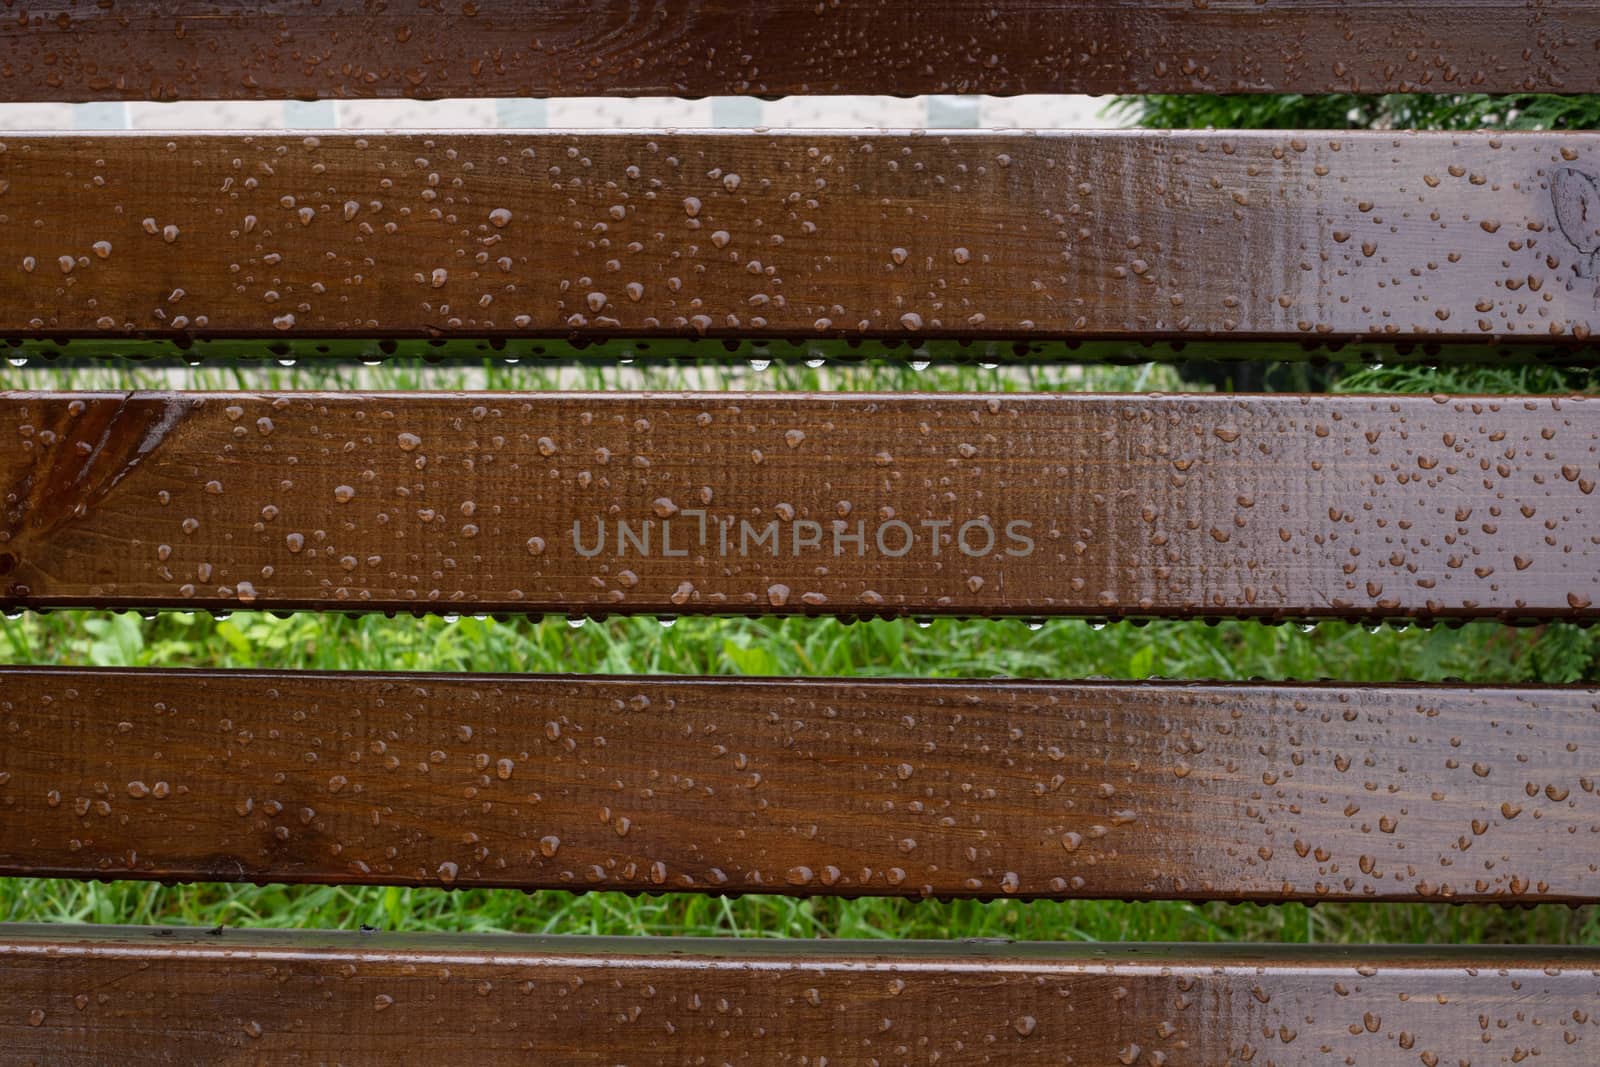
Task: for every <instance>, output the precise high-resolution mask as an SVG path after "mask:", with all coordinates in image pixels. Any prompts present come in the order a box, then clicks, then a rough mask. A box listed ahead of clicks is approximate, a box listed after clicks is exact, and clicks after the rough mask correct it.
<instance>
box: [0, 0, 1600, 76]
mask: <svg viewBox="0 0 1600 1067" xmlns="http://www.w3.org/2000/svg"><path fill="white" fill-rule="evenodd" d="M1596 37H1600V12H1597V11H1596V10H1595V7H1594V5H1593V4H1592V3H1589V2H1587V0H1540V2H1539V3H1537V4H1529V3H1527V2H1526V0H1411V2H1410V3H1398V2H1395V0H1344V2H1339V3H1327V2H1318V0H1209V2H1206V3H1197V2H1195V0H981V2H980V0H941V2H939V3H936V4H920V5H914V4H908V3H904V2H884V0H836V2H833V3H827V4H818V3H814V2H812V0H765V2H762V3H730V2H727V0H662V2H654V3H650V4H639V3H635V2H629V0H587V2H586V0H541V2H539V3H536V4H530V3H527V2H526V0H474V2H473V3H470V4H417V3H403V4H401V3H396V4H373V3H370V2H369V3H357V2H355V0H337V2H336V0H273V2H261V0H256V2H243V0H234V2H231V3H228V4H218V3H216V2H214V0H114V2H113V0H103V2H100V3H95V4H89V3H78V4H62V3H53V4H46V5H34V6H32V7H29V8H28V9H26V10H20V11H16V12H12V13H11V14H9V16H8V17H7V18H6V19H4V20H3V21H0V100H115V99H143V98H150V99H159V100H170V99H192V98H200V97H204V98H227V99H271V98H275V97H316V96H323V97H365V96H385V97H395V96H414V97H442V96H560V95H585V96H586V95H597V94H607V95H665V96H675V95H691V96H705V95H715V94H729V93H732V94H743V93H756V94H763V95H767V94H772V95H781V94H789V93H897V94H915V93H1001V94H1010V93H1061V92H1081V93H1118V92H1161V93H1172V92H1301V93H1317V92H1369V93H1371V92H1413V91H1421V92H1516V91H1524V90H1541V91H1553V92H1571V93H1580V92H1595V91H1597V90H1600V65H1597V64H1596V62H1595V53H1594V50H1593V47H1592V46H1593V42H1594V40H1595V38H1596Z"/></svg>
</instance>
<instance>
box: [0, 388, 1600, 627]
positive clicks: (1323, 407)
mask: <svg viewBox="0 0 1600 1067" xmlns="http://www.w3.org/2000/svg"><path fill="white" fill-rule="evenodd" d="M175 405H176V406H175ZM135 408H137V409H138V410H140V411H142V412H145V414H144V415H142V416H139V417H137V418H130V417H129V416H128V415H127V414H123V415H118V414H117V412H126V411H132V410H134V409H135ZM179 410H181V411H183V412H184V414H183V415H182V418H181V427H182V430H181V432H179V433H171V434H168V435H167V437H166V438H165V441H164V443H163V444H162V446H161V447H160V448H159V449H158V450H156V451H154V452H151V453H149V454H147V455H145V456H144V457H143V459H142V460H140V461H139V462H138V463H137V464H134V465H131V466H130V463H129V460H130V458H136V457H137V456H138V455H139V453H138V448H139V447H140V446H139V445H138V442H142V441H145V440H147V439H148V434H149V430H148V427H149V426H151V425H154V424H155V423H154V422H153V421H152V420H157V419H158V418H162V417H165V413H171V412H175V411H179ZM74 412H77V414H74ZM38 426H54V427H57V428H58V429H57V431H56V432H55V435H54V437H53V438H52V439H51V440H50V441H48V442H47V441H45V440H42V439H41V438H40V437H39V435H38V433H37V431H34V432H31V433H30V432H28V427H38ZM79 426H83V427H86V429H84V430H82V431H80V430H79V429H78V427H79ZM107 426H118V427H124V428H125V429H124V430H121V431H118V434H120V436H118V434H113V435H112V436H113V437H115V438H116V439H117V440H118V441H120V444H119V445H118V446H117V447H116V448H111V447H110V446H107V448H106V449H104V450H103V452H102V454H104V455H106V456H107V457H108V459H107V460H106V461H105V462H104V463H103V464H95V465H93V466H92V467H91V468H89V473H87V474H83V476H82V477H81V478H80V473H81V472H83V471H84V467H83V462H82V460H81V458H79V457H77V456H76V455H75V454H74V451H75V449H77V448H78V447H79V445H80V443H81V442H85V441H96V440H99V439H100V438H101V437H103V436H105V433H106V431H105V427H107ZM0 441H7V442H20V444H21V447H20V448H14V447H9V446H8V448H7V449H6V451H5V452H4V453H0V455H4V456H5V457H6V461H9V463H10V466H11V470H12V471H13V472H14V473H12V474H11V476H10V477H9V478H6V479H4V481H3V482H0V484H6V485H8V486H16V485H20V484H22V483H23V482H24V481H25V479H26V477H27V476H28V474H29V473H30V472H35V471H58V472H61V473H60V474H59V475H58V476H55V488H56V489H57V490H59V492H58V495H59V496H60V498H61V499H59V500H52V501H50V502H48V503H45V502H41V503H40V504H39V505H38V506H41V507H44V508H46V509H47V513H48V514H50V515H53V516H63V515H72V516H74V517H73V518H71V519H70V521H64V522H61V523H59V524H57V525H54V526H53V527H52V528H51V529H50V531H49V533H48V535H47V536H30V537H29V538H28V539H27V540H26V542H25V543H23V544H20V545H19V544H17V543H15V541H13V543H12V544H9V545H6V546H4V547H3V550H4V551H6V552H8V553H12V554H13V555H14V556H15V557H16V563H15V564H14V566H13V568H12V574H11V575H10V576H9V577H10V579H11V582H12V585H11V589H10V591H9V592H8V593H6V594H5V595H4V596H3V597H0V604H3V605H4V606H7V607H13V608H23V607H70V606H111V607H127V608H145V607H173V608H184V609H195V608H213V609H218V610H233V609H236V608H239V607H241V606H251V605H254V606H255V607H256V608H257V609H260V610H265V609H298V608H318V609H336V610H341V611H434V612H460V611H480V612H495V611H504V612H533V613H542V612H555V613H571V614H578V613H583V614H589V615H605V614H613V613H614V614H668V615H678V614H715V613H730V612H746V613H751V612H760V613H779V614H817V615H821V614H834V615H847V616H856V615H922V614H945V615H952V614H976V615H1024V616H1027V615H1088V616H1097V617H1107V618H1125V617H1160V616H1170V617H1197V616H1198V617H1235V618H1261V619H1284V618H1347V619H1349V618H1418V619H1424V620H1428V619H1442V618H1499V619H1511V620H1526V619H1541V618H1543V619H1560V618H1566V619H1592V618H1594V617H1595V615H1596V613H1597V611H1600V608H1597V607H1596V603H1597V601H1600V565H1597V560H1600V525H1597V523H1596V522H1595V512H1594V509H1595V507H1596V506H1600V505H1597V500H1600V497H1597V496H1596V495H1595V487H1596V484H1597V482H1600V407H1597V406H1596V403H1595V402H1594V401H1593V400H1586V399H1584V398H1581V397H1573V398H1526V397H1522V398H1519V397H1400V396H1396V397H1358V396H1344V397H1328V396H1290V395H1277V396H1220V395H1211V394H1197V395H1188V396H1182V395H1180V396H1147V397H1139V396H1123V397H1115V396H1112V397H1108V396H1072V395H1028V394H1009V395H1000V394H995V395H987V396H985V395H944V396H940V395H871V394H820V395H807V394H799V393H792V394H755V393H752V394H737V393H704V394H673V395H649V394H640V395H628V394H604V395H600V394H586V393H550V394H519V393H482V394H452V395H440V394H425V393H414V394H376V395H364V394H359V393H344V394H317V393H286V394H267V395H252V394H241V393H225V394H180V395H179V396H178V397H177V398H174V397H173V396H172V395H168V394H137V395H135V396H134V397H132V398H129V397H128V396H126V395H123V394H115V395H103V394H59V395H42V394H27V393H13V394H3V395H0ZM62 451H65V452H67V453H68V454H67V455H66V456H64V457H63V456H61V455H59V453H61V452H62ZM86 487H87V488H86ZM102 490H103V492H102ZM42 491H43V490H42V487H41V488H40V489H39V490H37V491H30V492H32V494H33V495H32V496H30V498H29V499H36V498H37V496H38V492H42ZM85 493H86V494H87V495H84V494H85ZM13 495H15V494H13ZM19 499H20V498H19ZM10 503H11V506H12V507H13V508H15V507H16V505H17V502H16V501H12V502H10ZM80 503H92V506H88V507H80V506H79V505H80ZM80 511H81V512H82V514H81V515H80V514H78V513H79V512H80ZM18 514H19V515H20V511H18ZM19 587H22V588H25V590H26V592H21V591H18V590H19Z"/></svg>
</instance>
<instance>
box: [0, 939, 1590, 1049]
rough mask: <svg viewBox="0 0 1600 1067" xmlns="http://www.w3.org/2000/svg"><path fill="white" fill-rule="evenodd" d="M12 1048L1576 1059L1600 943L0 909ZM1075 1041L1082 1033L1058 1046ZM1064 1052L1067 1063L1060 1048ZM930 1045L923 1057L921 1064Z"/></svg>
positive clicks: (7, 1036) (1585, 1037)
mask: <svg viewBox="0 0 1600 1067" xmlns="http://www.w3.org/2000/svg"><path fill="white" fill-rule="evenodd" d="M0 982H3V983H4V985H5V988H6V991H7V1002H8V1010H6V1011H5V1012H4V1013H0V1040H3V1041H4V1043H5V1047H6V1048H7V1049H8V1050H9V1053H10V1054H11V1055H13V1056H16V1057H19V1058H20V1059H21V1060H22V1061H23V1062H29V1061H30V1060H33V1059H40V1060H47V1061H49V1062H51V1063H62V1064H74V1063H99V1062H104V1061H105V1060H106V1059H107V1058H115V1059H119V1060H121V1059H134V1060H140V1061H146V1060H149V1061H155V1060H162V1061H167V1060H172V1061H181V1062H210V1061H215V1060H218V1059H223V1058H228V1057H233V1056H248V1057H249V1058H251V1059H257V1058H263V1059H267V1060H271V1061H272V1062H276V1063H300V1062H316V1061H320V1060H323V1059H326V1058H327V1057H328V1055H329V1054H330V1051H332V1050H335V1049H341V1050H342V1049H349V1050H356V1049H359V1052H360V1056H361V1058H362V1059H363V1060H371V1061H374V1062H376V1061H377V1060H378V1059H379V1058H381V1057H384V1056H385V1055H387V1056H390V1057H395V1056H398V1057H399V1058H401V1059H402V1060H405V1061H407V1062H410V1061H413V1060H418V1059H421V1060H428V1061H440V1060H446V1061H449V1062H458V1061H466V1062H471V1063H526V1062H528V1061H529V1059H530V1058H532V1059H533V1060H535V1061H537V1062H549V1063H555V1062H559V1063H564V1064H596V1065H599V1064H614V1063H635V1064H669V1063H671V1064H677V1063H725V1064H741V1065H743V1064H801V1063H806V1064H815V1063H822V1062H828V1063H854V1062H875V1063H885V1064H887V1063H911V1062H926V1061H927V1059H934V1058H935V1057H936V1062H938V1063H941V1064H951V1065H956V1067H964V1065H978V1064H993V1063H997V1062H1004V1063H1008V1064H1011V1063H1015V1064H1035V1063H1037V1064H1047V1063H1048V1064H1059V1063H1063V1062H1074V1063H1094V1064H1117V1063H1123V1064H1130V1065H1131V1064H1139V1065H1149V1064H1163V1063H1167V1064H1190V1063H1196V1064H1242V1063H1272V1064H1279V1065H1291V1064H1292V1065H1299V1064H1306V1065H1310V1064H1320V1063H1347V1062H1348V1063H1393V1064H1409V1063H1418V1062H1420V1063H1423V1064H1457V1063H1471V1064H1489V1063H1514V1062H1520V1061H1524V1060H1527V1059H1528V1058H1529V1057H1530V1056H1533V1055H1534V1054H1537V1059H1536V1060H1533V1061H1532V1062H1537V1063H1540V1064H1543V1065H1545V1067H1587V1065H1589V1064H1592V1063H1593V1062H1594V1058H1595V1048H1596V1046H1597V1044H1600V951H1597V950H1595V949H1581V948H1560V949H1557V948H1513V949H1506V948H1498V949H1497V948H1484V947H1474V948H1472V949H1451V948H1428V949H1403V948H1400V949H1397V948H1369V947H1364V946H1362V947H1354V948H1337V947H1328V948H1321V947H1317V948H1302V947H1299V946H1286V947H1266V946H1223V945H1116V944H1107V945H1070V944H1068V945H1061V944H1045V943H1011V944H1008V943H987V944H983V943H978V944H975V943H972V942H963V943H961V944H960V945H951V944H948V943H942V942H937V943H930V942H902V943H884V942H871V943H865V942H849V941H845V942H828V941H816V942H810V943H799V944H797V943H795V942H792V941H791V942H771V941H759V940H746V941H727V940H716V939H685V938H577V937H567V938H562V937H534V936H516V935H479V936H476V937H472V936H469V937H453V936H448V935H410V936H407V935H389V934H381V933H375V934H361V933H354V932H350V933H314V932H310V931H265V930H262V931H240V930H220V931H215V932H208V931H205V930H194V929H179V930H173V929H163V928H138V927H121V928H118V927H73V926H54V927H52V926H11V927H0ZM1069 1050H1070V1052H1069ZM1068 1055H1070V1056H1071V1059H1070V1060H1067V1059H1066V1057H1067V1056H1068ZM925 1058H926V1059H925Z"/></svg>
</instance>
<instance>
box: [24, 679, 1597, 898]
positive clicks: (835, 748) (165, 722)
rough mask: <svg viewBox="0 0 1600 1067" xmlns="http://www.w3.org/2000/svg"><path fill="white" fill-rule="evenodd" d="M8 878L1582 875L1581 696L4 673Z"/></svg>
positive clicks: (1049, 890)
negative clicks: (31, 876)
mask: <svg viewBox="0 0 1600 1067" xmlns="http://www.w3.org/2000/svg"><path fill="white" fill-rule="evenodd" d="M0 713H3V715H4V721H5V722H6V723H7V724H8V729H7V735H6V737H7V740H6V744H5V746H4V748H3V749H0V873H4V874H15V875H34V876H62V877H78V878H86V877H96V878H156V879H163V880H174V879H177V880H225V881H234V880H249V881H258V882H324V883H339V882H360V883H380V884H403V885H448V886H456V887H468V886H473V887H481V886H509V887H517V888H524V889H532V888H555V889H576V890H585V889H624V890H629V891H640V890H643V891H647V892H662V891H669V890H677V891H697V892H719V893H737V892H782V893H789V894H802V895H810V894H848V895H861V894H868V895H893V896H929V895H939V896H961V897H998V896H1002V895H1014V896H1019V897H1057V898H1062V897H1098V898H1173V899H1229V900H1237V899H1251V900H1258V901H1277V900H1286V899H1293V900H1340V899H1345V900H1417V899H1429V898H1439V899H1452V900H1457V901H1463V900H1499V901H1512V900H1516V901H1524V902H1535V901H1563V902H1568V903H1580V902H1593V901H1596V900H1600V795H1597V793H1596V789H1595V781H1596V778H1597V774H1596V770H1595V752H1596V750H1597V749H1600V690H1595V689H1592V688H1590V689H1578V688H1495V687H1490V688H1471V687H1464V686H1416V685H1384V686H1353V685H1294V684H1271V685H1268V684H1259V685H1244V684H1205V683H1198V684H1197V683H1110V682H1103V683H1096V682H1089V683H1084V682H1074V683H1063V682H1021V681H987V682H986V681H907V680H864V679H823V680H800V679H755V678H747V679H705V678H695V679H689V678H647V677H640V678H626V677H601V678H595V677H574V676H523V675H477V676H474V675H429V674H389V675H372V674H319V673H308V672H296V671H290V672H254V671H195V670H188V671H149V670H143V671H141V670H80V669H51V668H0Z"/></svg>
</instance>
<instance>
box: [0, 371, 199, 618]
mask: <svg viewBox="0 0 1600 1067" xmlns="http://www.w3.org/2000/svg"><path fill="white" fill-rule="evenodd" d="M197 403H198V401H194V400H188V399H185V398H183V397H180V396H177V395H175V394H169V395H166V396H161V397H156V396H142V397H141V396H136V395H134V394H131V393H130V394H126V395H124V396H122V397H120V399H112V398H107V397H101V398H99V399H98V400H97V401H96V402H93V403H91V402H89V401H88V400H86V399H84V398H76V399H68V400H66V401H65V402H64V403H62V404H53V405H50V406H49V407H48V409H47V408H46V407H45V406H43V405H41V406H39V407H29V406H28V405H26V404H24V405H22V406H21V407H19V408H18V409H17V410H16V411H15V413H14V414H15V415H16V419H15V421H14V422H13V423H11V425H10V430H11V434H12V435H13V436H11V437H10V440H11V444H10V446H8V454H9V455H11V456H12V457H13V460H12V462H10V463H7V464H4V465H0V577H5V576H7V575H10V574H13V573H15V572H16V571H17V568H18V558H19V557H21V556H31V555H33V554H34V552H33V551H32V548H31V546H34V545H39V544H47V543H48V542H49V541H50V540H51V539H52V538H53V537H55V536H56V535H58V534H60V533H61V532H62V530H63V529H64V528H66V527H67V526H68V525H69V524H71V523H73V522H76V521H81V520H84V519H87V518H89V516H90V515H91V514H92V513H93V511H94V509H95V508H96V507H98V506H99V505H100V503H101V501H103V500H105V498H106V497H107V496H108V495H110V494H111V493H112V492H113V491H115V489H116V488H117V486H118V485H119V484H120V483H121V482H122V480H123V479H125V478H127V477H128V476H129V475H130V474H132V473H133V472H134V471H135V470H137V469H138V467H139V465H140V464H141V463H144V462H145V461H146V460H148V459H149V458H150V457H151V456H153V455H154V454H155V452H156V450H157V449H159V448H160V447H161V445H162V443H163V442H164V441H165V440H166V438H167V435H168V434H170V433H171V432H172V431H173V430H174V429H175V428H176V427H177V426H178V425H179V423H181V422H182V420H183V418H184V417H185V415H186V414H187V413H188V412H189V411H191V410H192V409H193V408H194V406H195V405H196V404H197ZM86 562H89V561H86ZM9 595H12V596H25V595H27V594H26V593H25V592H18V591H17V589H16V588H15V586H13V588H12V589H11V590H10V593H9Z"/></svg>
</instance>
